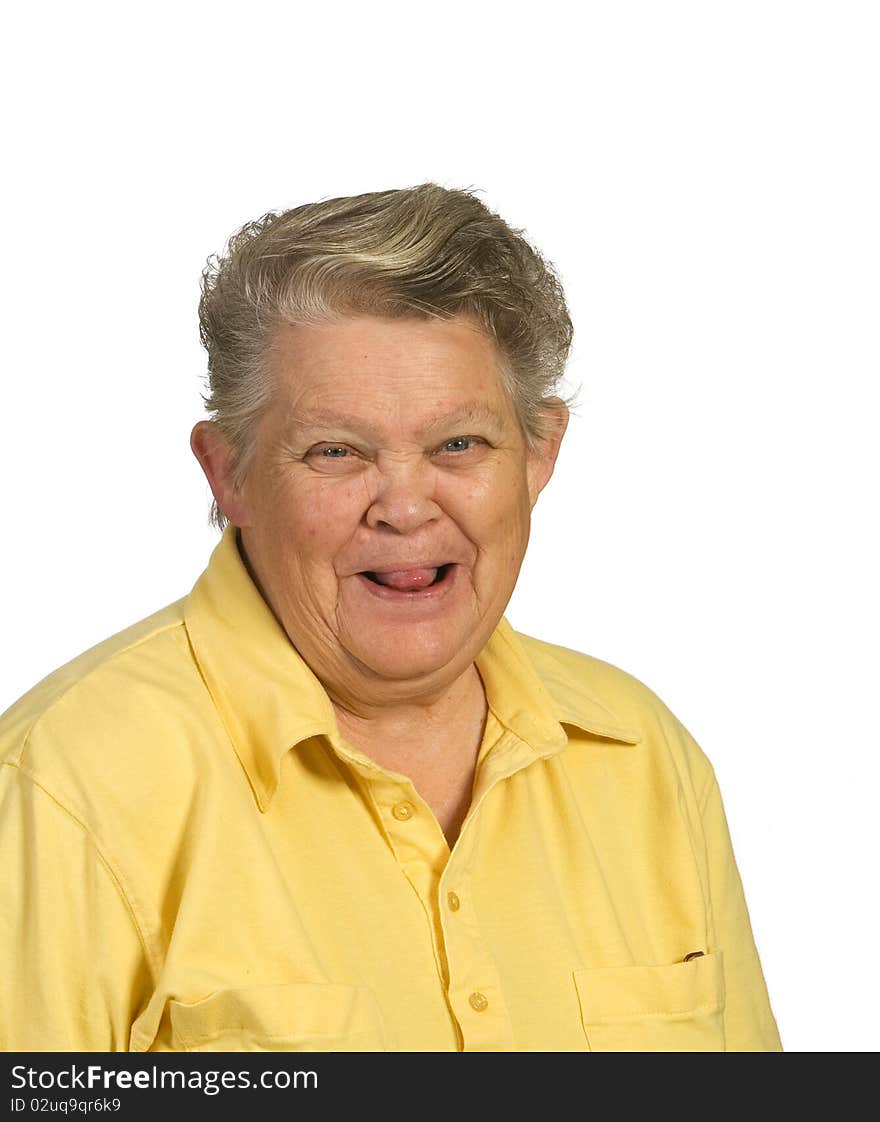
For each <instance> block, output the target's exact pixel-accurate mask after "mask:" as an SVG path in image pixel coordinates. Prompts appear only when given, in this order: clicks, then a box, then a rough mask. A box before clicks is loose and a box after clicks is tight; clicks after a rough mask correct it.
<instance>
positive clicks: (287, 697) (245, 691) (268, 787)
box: [184, 525, 640, 811]
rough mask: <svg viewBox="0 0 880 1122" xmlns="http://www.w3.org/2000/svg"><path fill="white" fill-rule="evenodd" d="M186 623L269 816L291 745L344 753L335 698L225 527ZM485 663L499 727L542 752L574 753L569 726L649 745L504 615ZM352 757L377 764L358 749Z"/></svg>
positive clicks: (480, 662) (480, 660)
mask: <svg viewBox="0 0 880 1122" xmlns="http://www.w3.org/2000/svg"><path fill="white" fill-rule="evenodd" d="M184 622H185V626H186V629H187V633H188V635H189V638H190V642H191V644H192V649H193V652H194V655H195V659H196V662H197V664H198V666H199V670H200V672H201V674H202V677H203V678H204V681H205V684H206V685H207V688H208V690H209V691H210V694H211V698H212V700H213V702H214V705H215V706H216V708H217V711H218V713H219V715H220V718H221V720H222V721H223V724H224V726H225V728H226V731H227V733H228V734H229V738H230V740H231V741H232V745H233V748H234V750H235V752H236V755H237V756H238V758H239V760H240V762H241V765H242V767H243V768H244V770H245V773H246V775H247V777H248V781H249V782H250V785H251V788H252V790H253V792H254V797H255V798H256V800H257V803H258V805H259V807H260V810H262V811H265V810H266V809H267V807H268V806H269V803H270V802H271V800H272V796H273V795H274V793H275V790H276V788H277V786H278V776H279V772H280V766H281V760H282V757H283V756H284V755H285V754H286V753H287V752H288V751H289V750H290V749H291V748H293V747H295V746H296V745H297V744H299V743H300V742H302V741H303V740H306V739H308V738H309V737H313V736H326V737H328V738H329V740H330V742H331V744H332V745H333V746H334V748H336V749H337V751H338V750H339V748H340V745H341V743H342V741H341V737H340V734H339V726H338V723H337V720H336V714H335V711H334V709H333V705H332V703H331V702H330V698H329V697H328V695H327V693H326V691H325V690H324V688H323V686H322V685H321V683H320V681H319V680H318V679H317V677H316V676H315V674H314V673H313V672H312V670H311V669H310V668H309V666H308V665H307V663H306V662H305V660H304V659H303V658H302V656H301V655H300V654H299V652H298V651H297V649H296V647H295V646H294V645H293V644H292V643H291V642H290V640H289V638H288V637H287V633H286V632H285V631H284V629H283V627H281V625H280V624H279V623H278V621H277V620H276V618H275V615H274V614H273V612H272V610H271V608H270V607H269V606H268V604H267V603H266V601H265V600H264V599H263V597H262V595H261V594H260V592H259V590H258V589H257V587H256V585H255V584H254V582H253V580H252V579H251V577H250V574H249V573H248V571H247V569H246V567H245V565H244V562H243V561H242V558H241V554H240V553H239V549H238V544H237V531H236V528H235V527H234V526H232V525H229V526H227V527H226V529H225V530H224V533H223V536H222V538H221V539H220V542H219V543H218V545H217V546H216V548H215V549H214V552H213V553H212V554H211V558H210V560H209V563H208V567H207V568H206V569H205V571H204V573H202V575H201V576H200V577H199V579H198V581H197V582H196V584H195V586H194V587H193V590H192V592H191V593H190V595H189V596H188V597H187V599H186V603H185V606H184ZM476 666H477V670H478V671H479V673H480V676H481V678H482V680H483V685H484V687H485V690H486V697H487V700H488V703H489V705H490V706H491V708H492V711H493V712H494V713H495V715H496V717H497V718H498V720H499V721H500V723H501V724H502V725H503V726H504V727H506V728H507V729H509V730H510V731H511V732H513V733H514V734H515V736H517V737H518V738H519V739H520V740H521V741H523V742H525V744H526V745H528V746H529V747H530V748H531V749H532V750H534V752H535V754H536V755H540V756H546V755H551V754H553V753H555V752H558V751H560V750H561V749H562V748H563V747H564V746H565V744H566V742H567V736H566V734H565V730H564V729H563V727H562V725H563V724H566V723H567V724H572V725H575V726H576V727H578V728H580V729H582V730H583V731H585V732H587V733H592V734H595V735H598V736H601V737H604V738H607V739H611V740H617V741H621V742H623V743H627V744H636V743H638V741H639V739H640V737H639V735H638V733H636V732H633V731H631V730H629V729H627V728H625V727H623V726H622V725H621V723H620V722H619V721H618V719H617V717H616V716H615V715H614V713H613V712H612V711H611V710H610V709H609V708H608V706H607V705H606V704H604V703H603V702H602V701H600V700H599V699H598V698H597V697H595V696H594V695H593V694H592V693H591V692H590V691H589V690H588V689H587V688H586V686H585V684H584V683H583V682H582V681H581V680H580V678H579V677H575V676H574V675H573V674H571V673H569V672H568V671H567V670H566V669H565V668H564V667H563V666H562V665H561V664H559V663H555V664H554V666H553V669H552V670H550V671H548V670H544V669H543V668H542V672H541V674H539V673H538V671H537V670H536V668H535V666H534V665H533V663H532V662H531V661H530V660H529V658H528V656H527V655H526V653H525V650H524V648H523V645H522V643H521V642H520V641H519V639H518V638H517V635H516V633H515V632H514V630H513V628H512V627H511V626H510V624H509V623H508V622H507V620H506V619H504V618H502V619H501V620H500V622H499V624H498V626H497V627H496V629H495V631H494V632H493V634H492V635H491V636H490V638H489V641H488V642H487V644H486V646H485V647H484V648H483V650H482V651H481V652H480V654H479V655H478V656H477V659H476ZM343 754H345V755H346V756H347V757H348V758H351V759H355V760H357V759H360V760H361V762H362V763H363V764H365V765H367V766H369V765H370V761H369V760H367V758H366V757H359V754H358V753H356V752H355V753H352V752H351V750H350V749H349V750H348V751H346V752H344V753H343Z"/></svg>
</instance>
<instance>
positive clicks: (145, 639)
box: [6, 617, 185, 805]
mask: <svg viewBox="0 0 880 1122" xmlns="http://www.w3.org/2000/svg"><path fill="white" fill-rule="evenodd" d="M133 626H135V627H136V626H137V624H134V625H133ZM177 627H179V628H184V629H185V624H184V620H183V618H182V617H181V619H179V620H175V621H174V622H173V623H166V624H164V625H163V626H162V627H159V628H157V629H156V630H155V631H151V632H150V633H149V634H148V635H142V636H141V637H140V639H137V640H135V641H134V642H132V643H129V644H128V645H127V646H125V647H121V648H120V649H119V650H118V651H114V652H113V653H112V654H111V655H108V656H107V658H105V659H102V660H101V661H100V662H99V663H98V664H97V665H96V666H93V667H91V669H90V670H88V671H86V673H85V674H83V675H82V677H81V678H77V679H75V680H74V681H73V682H70V683H69V684H68V685H67V686H66V687H65V688H64V689H63V690H62V691H61V693H59V694H58V695H57V696H56V697H53V698H52V700H51V701H50V702H49V703H48V704H47V705H46V707H45V708H44V709H41V710H40V711H39V713H37V714H36V715H35V716H34V719H33V720H32V721H31V723H30V724H29V725H28V726H27V730H26V732H25V734H24V736H23V737H22V741H21V745H20V747H19V756H18V759H19V760H21V757H22V755H23V753H24V749H25V746H26V744H27V741H28V737H29V736H30V734H31V732H32V731H33V729H34V727H35V726H36V725H37V724H38V723H39V722H40V721H41V720H42V719H43V718H44V717H46V716H48V715H49V714H50V713H51V712H52V710H53V709H54V708H55V706H56V705H59V704H60V703H61V702H62V701H63V700H64V698H65V697H67V695H68V694H69V693H70V692H71V691H72V690H75V689H76V688H77V687H78V686H81V685H82V684H83V682H86V681H88V679H89V678H91V677H92V675H93V674H95V673H97V672H98V671H99V670H102V669H103V668H104V667H105V666H108V665H110V663H112V662H114V661H115V660H116V659H117V658H121V657H122V655H126V654H128V652H129V651H133V650H136V649H137V648H138V647H140V646H143V644H144V643H149V642H150V640H152V639H155V638H157V636H159V635H163V634H164V633H165V632H166V631H172V630H174V628H177ZM111 638H112V636H111ZM104 642H107V640H104ZM97 645H98V646H100V644H97ZM85 654H88V651H83V652H82V655H85ZM82 655H80V656H77V657H82ZM72 661H75V659H74V660H72ZM62 669H63V666H61V667H58V670H62ZM6 762H9V761H6ZM15 766H19V765H18V764H16V765H15ZM47 793H48V792H47ZM59 805H61V804H59Z"/></svg>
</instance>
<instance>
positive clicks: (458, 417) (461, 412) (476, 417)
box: [287, 402, 504, 440]
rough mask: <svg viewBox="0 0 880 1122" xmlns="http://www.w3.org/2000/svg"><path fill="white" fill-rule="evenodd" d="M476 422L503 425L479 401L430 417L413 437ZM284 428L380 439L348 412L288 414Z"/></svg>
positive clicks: (372, 427) (422, 436)
mask: <svg viewBox="0 0 880 1122" xmlns="http://www.w3.org/2000/svg"><path fill="white" fill-rule="evenodd" d="M475 423H476V424H481V423H488V424H490V425H494V426H495V427H497V428H500V427H503V425H504V419H503V418H502V417H501V416H500V415H499V414H498V413H497V412H496V411H495V410H494V409H493V408H492V407H491V406H489V405H487V404H485V403H482V402H474V403H472V404H469V405H465V406H463V407H462V408H461V409H456V410H454V411H453V412H452V413H444V414H442V415H441V416H439V417H434V418H432V420H431V421H429V422H428V424H427V425H424V426H423V427H422V428H421V429H419V430H418V431H417V432H416V434H415V435H416V438H417V439H419V440H421V439H423V438H424V437H426V436H430V435H431V433H433V432H438V431H440V430H443V429H451V428H455V427H456V426H458V425H463V424H475ZM287 428H288V430H290V431H293V430H296V431H298V432H308V431H311V430H312V429H326V430H328V431H335V432H341V431H345V432H352V433H359V434H362V435H364V436H368V437H370V438H371V439H374V440H378V439H380V438H381V436H382V433H381V432H380V430H379V429H377V428H376V427H375V426H374V425H373V424H372V423H371V422H370V421H367V420H364V418H363V417H356V416H354V415H352V414H350V413H329V412H327V413H324V412H321V411H320V410H313V411H308V412H304V413H297V414H293V415H291V417H290V418H289V421H288V425H287Z"/></svg>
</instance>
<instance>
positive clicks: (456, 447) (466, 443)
mask: <svg viewBox="0 0 880 1122" xmlns="http://www.w3.org/2000/svg"><path fill="white" fill-rule="evenodd" d="M475 443H476V438H475V437H473V436H456V437H454V438H453V439H452V440H447V441H446V443H445V444H444V445H443V448H442V451H444V452H467V451H468V449H469V448H470V447H471V445H472V444H475Z"/></svg>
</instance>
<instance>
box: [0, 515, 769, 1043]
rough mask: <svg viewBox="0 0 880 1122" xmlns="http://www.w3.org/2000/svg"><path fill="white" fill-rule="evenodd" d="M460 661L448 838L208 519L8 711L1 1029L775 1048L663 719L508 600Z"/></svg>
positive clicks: (708, 784)
mask: <svg viewBox="0 0 880 1122" xmlns="http://www.w3.org/2000/svg"><path fill="white" fill-rule="evenodd" d="M477 669H478V671H479V673H480V675H481V678H482V680H483V683H484V686H485V690H486V696H487V699H488V702H489V706H490V712H489V716H488V719H487V723H486V731H485V736H484V739H483V743H482V746H481V749H480V754H479V762H478V767H477V772H476V777H475V780H474V790H473V800H472V804H471V808H470V812H469V814H468V816H467V819H466V820H465V822H464V825H463V827H462V830H461V833H460V835H459V837H458V839H457V840H456V842H455V845H454V846H453V849H452V852H451V853H450V850H449V847H448V846H447V843H446V840H445V838H444V835H443V833H442V831H441V829H440V827H439V825H438V823H437V821H436V819H435V817H434V815H433V813H432V812H431V810H430V809H429V808H428V806H427V805H426V803H425V802H424V801H423V800H422V799H421V798H420V796H419V795H418V793H417V792H416V790H415V788H414V787H413V785H412V783H411V782H410V781H409V780H408V779H407V778H406V777H405V776H403V775H401V774H398V773H395V772H390V771H386V770H384V769H383V768H381V767H379V766H378V765H377V764H375V763H374V762H373V761H372V760H371V759H369V758H368V757H366V756H364V755H362V754H361V753H359V752H357V751H355V750H354V749H353V748H352V747H351V746H350V745H349V744H347V743H346V742H345V741H344V740H342V739H341V737H340V735H339V731H338V727H337V723H336V719H335V714H334V711H333V707H332V705H331V703H330V700H329V698H328V697H327V694H326V693H325V691H324V690H323V688H322V687H321V685H320V683H319V682H318V680H317V679H316V678H315V677H314V675H313V674H312V672H311V671H310V670H309V668H308V667H307V666H306V664H305V663H304V662H303V661H302V659H301V658H300V657H299V655H298V654H297V652H296V649H295V648H294V647H293V646H292V645H291V643H290V642H289V640H288V638H287V636H286V635H285V633H284V631H283V630H282V628H281V627H280V626H279V625H278V623H277V622H276V620H275V618H274V616H273V615H272V613H271V611H270V610H269V608H268V607H267V605H266V604H265V602H264V600H263V599H262V597H261V596H260V594H259V592H258V590H257V588H256V586H255V585H254V584H253V582H252V581H251V580H250V577H249V576H248V574H247V570H246V569H245V568H244V566H243V564H242V561H241V558H240V555H239V552H238V548H237V545H236V539H235V534H234V528H232V527H229V528H227V530H226V532H225V533H224V536H223V538H222V540H221V541H220V543H219V545H218V546H217V548H216V550H215V551H214V553H213V555H212V557H211V560H210V564H209V566H208V568H207V569H206V571H205V572H204V573H203V574H202V576H201V578H200V579H199V580H198V582H197V583H196V585H195V587H194V589H193V591H192V593H191V594H190V595H189V596H188V597H186V598H185V599H183V600H181V601H179V602H177V603H175V604H172V605H170V606H169V607H167V608H165V609H163V610H162V611H160V612H158V613H156V614H155V615H153V616H151V617H149V618H148V619H146V620H143V621H142V622H140V623H138V624H136V625H135V626H133V627H131V628H129V629H128V630H126V631H124V632H122V633H120V634H119V635H116V636H114V637H113V638H111V639H108V640H106V641H105V642H103V643H101V644H100V645H98V646H97V647H95V648H93V649H92V650H90V651H87V652H86V653H85V654H83V655H81V656H80V657H79V658H77V659H75V660H74V661H73V662H71V663H69V664H68V665H67V666H65V667H62V668H61V669H60V670H58V671H56V672H55V673H54V674H52V675H50V676H49V677H48V678H46V679H45V680H44V681H43V682H41V683H40V684H39V685H37V686H36V687H35V688H34V689H33V690H31V691H30V692H29V693H28V694H27V695H25V697H23V698H22V699H21V700H20V701H18V702H17V703H16V704H15V705H14V706H13V707H12V708H11V709H10V710H8V711H7V712H6V714H4V716H3V717H2V719H0V761H2V764H3V766H0V853H2V859H0V960H2V962H3V964H4V966H3V970H2V971H0V1047H2V1049H4V1050H6V1051H11V1050H16V1051H17V1050H21V1051H27V1050H33V1051H55V1050H59V1051H64V1050H107V1051H116V1050H121V1051H124V1050H131V1051H136V1052H143V1051H166V1050H183V1049H187V1050H194V1051H212V1050H219V1051H238V1050H243V1051H252V1050H272V1051H288V1050H293V1051H295V1050H309V1051H323V1050H330V1051H346V1050H388V1051H456V1050H464V1051H487V1050H488V1051H508V1050H520V1051H590V1050H592V1051H608V1050H613V1051H723V1050H728V1051H752V1050H757V1051H776V1050H780V1043H779V1037H778V1034H777V1030H776V1024H775V1022H774V1018H773V1014H772V1012H771V1009H770V1005H769V1001H768V997H767V991H766V988H765V984H764V979H763V976H762V973H761V967H760V964H759V960H758V955H757V952H756V949H755V946H754V942H753V938H752V933H751V929H750V925H749V918H748V913H747V911H746V904H745V900H744V898H743V892H742V887H741V884H740V879H739V876H738V874H737V869H736V865H735V862H734V856H733V852H732V850H731V845H730V839H729V836H728V832H727V826H726V823H725V818H724V811H723V809H722V803H721V797H720V795H719V791H718V786H717V783H716V781H715V777H714V775H713V772H712V768H711V766H710V764H709V762H708V761H707V759H706V757H705V756H704V754H703V753H702V751H701V750H700V748H699V747H698V746H697V744H696V743H695V742H694V740H693V739H692V738H691V736H690V735H689V734H688V732H687V731H686V729H685V728H684V727H683V726H682V725H681V724H680V723H679V722H678V721H677V720H676V718H675V717H674V716H673V715H672V714H671V713H670V711H669V710H668V709H667V708H666V707H665V706H664V704H663V703H662V702H661V701H660V700H659V699H658V698H657V697H656V696H655V695H654V694H653V693H652V692H651V691H650V690H649V689H648V688H647V687H646V686H644V685H643V684H642V683H640V682H639V681H637V680H636V679H635V678H633V677H631V676H630V675H628V674H626V673H624V672H623V671H622V670H619V669H617V668H615V667H613V666H610V665H608V664H607V663H604V662H601V661H599V660H598V659H595V658H591V657H589V656H587V655H584V654H579V653H577V652H574V651H570V650H567V649H565V648H563V647H557V646H552V645H550V644H548V643H543V642H540V641H538V640H536V639H532V638H528V637H527V636H524V635H520V634H518V633H516V632H515V631H514V630H513V629H512V628H511V627H510V625H509V623H508V622H507V621H506V620H504V619H502V620H501V622H500V623H499V625H498V627H497V629H496V630H495V632H494V634H493V636H492V638H491V639H490V641H489V643H488V644H487V645H486V647H485V649H484V650H483V651H482V653H481V655H480V656H479V658H478V660H477ZM695 952H702V954H699V955H697V957H690V958H689V959H688V961H684V960H685V958H686V957H687V956H689V955H693V954H694V953H695Z"/></svg>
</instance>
